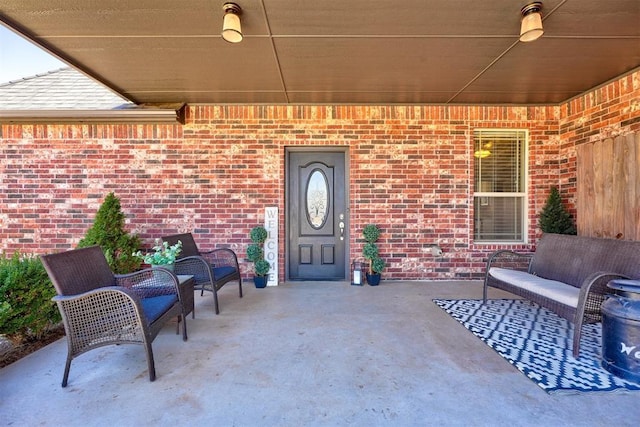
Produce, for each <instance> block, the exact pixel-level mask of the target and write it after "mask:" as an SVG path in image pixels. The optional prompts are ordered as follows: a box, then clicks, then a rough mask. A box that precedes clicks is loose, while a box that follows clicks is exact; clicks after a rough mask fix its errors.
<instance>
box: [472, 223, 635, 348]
mask: <svg viewBox="0 0 640 427" xmlns="http://www.w3.org/2000/svg"><path fill="white" fill-rule="evenodd" d="M618 278H633V279H637V278H640V242H633V241H627V240H613V239H599V238H593V237H582V236H568V235H560V234H545V235H543V236H542V238H541V239H540V241H539V242H538V244H537V247H536V250H535V252H533V253H516V252H513V251H508V250H501V251H497V252H495V253H493V254H492V255H491V256H490V257H489V259H488V261H487V267H486V273H485V280H484V289H483V299H484V301H486V300H487V290H488V288H489V287H493V288H498V289H502V290H505V291H507V292H511V293H513V294H515V295H518V296H521V297H522V298H525V299H528V300H530V301H533V302H535V303H537V304H539V305H541V306H543V307H545V308H547V309H549V310H551V311H553V312H554V313H556V314H557V315H558V316H560V317H563V318H565V319H567V320H569V321H571V322H573V324H574V326H575V332H574V335H573V355H574V357H576V358H577V357H578V355H579V352H580V336H581V332H582V325H583V323H595V322H599V321H601V312H600V306H601V305H602V302H603V301H604V298H605V295H606V293H607V287H606V285H607V283H608V282H609V281H610V280H612V279H618Z"/></svg>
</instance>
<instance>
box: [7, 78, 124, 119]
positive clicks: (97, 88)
mask: <svg viewBox="0 0 640 427" xmlns="http://www.w3.org/2000/svg"><path fill="white" fill-rule="evenodd" d="M132 105H134V104H133V103H131V102H129V101H127V100H126V99H124V98H121V97H120V96H118V95H116V94H115V93H114V92H112V91H111V90H110V89H108V88H106V87H104V86H102V85H101V84H99V83H96V82H95V81H93V80H91V79H90V78H89V77H86V76H85V75H84V74H82V73H80V72H78V71H76V70H74V69H72V68H60V69H58V70H54V71H49V72H48V73H45V74H37V75H35V76H32V77H25V78H23V79H19V80H13V81H10V82H8V83H2V84H0V110H113V109H119V108H124V107H126V106H132Z"/></svg>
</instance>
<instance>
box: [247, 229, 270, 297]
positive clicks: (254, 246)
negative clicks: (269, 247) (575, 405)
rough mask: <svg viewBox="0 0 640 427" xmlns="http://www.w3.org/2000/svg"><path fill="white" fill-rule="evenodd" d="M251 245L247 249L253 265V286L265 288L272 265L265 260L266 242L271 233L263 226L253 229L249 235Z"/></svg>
mask: <svg viewBox="0 0 640 427" xmlns="http://www.w3.org/2000/svg"><path fill="white" fill-rule="evenodd" d="M249 236H250V237H251V242H252V243H251V244H250V245H249V246H248V247H247V258H248V259H249V261H251V262H252V263H253V272H254V277H253V284H254V285H255V286H256V288H264V287H266V286H267V281H268V280H269V270H270V269H271V265H270V264H269V262H268V261H267V260H266V259H264V242H265V240H267V237H268V236H269V233H268V232H267V229H266V228H264V227H263V226H261V225H258V226H256V227H253V228H252V229H251V232H250V233H249Z"/></svg>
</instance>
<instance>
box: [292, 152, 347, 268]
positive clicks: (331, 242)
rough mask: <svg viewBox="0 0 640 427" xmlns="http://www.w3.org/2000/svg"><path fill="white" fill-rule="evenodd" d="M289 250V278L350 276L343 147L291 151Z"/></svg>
mask: <svg viewBox="0 0 640 427" xmlns="http://www.w3.org/2000/svg"><path fill="white" fill-rule="evenodd" d="M287 172H288V190H289V191H288V205H287V222H288V227H287V230H288V232H287V233H288V236H287V243H288V244H287V251H288V260H287V261H288V270H289V271H288V273H289V275H288V276H289V279H290V280H344V279H345V278H346V277H347V270H346V266H347V265H348V262H347V260H346V256H347V251H346V247H347V242H348V241H349V239H348V236H347V233H348V230H349V227H348V217H347V213H348V212H347V200H346V198H347V192H346V176H345V152H344V151H289V152H288V170H287Z"/></svg>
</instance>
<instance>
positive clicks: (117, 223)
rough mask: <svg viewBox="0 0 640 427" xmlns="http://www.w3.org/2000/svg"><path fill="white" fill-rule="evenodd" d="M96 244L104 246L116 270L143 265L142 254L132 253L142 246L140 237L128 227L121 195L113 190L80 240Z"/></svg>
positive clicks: (106, 254)
mask: <svg viewBox="0 0 640 427" xmlns="http://www.w3.org/2000/svg"><path fill="white" fill-rule="evenodd" d="M93 245H98V246H100V247H101V248H102V251H103V252H104V255H105V257H106V258H107V262H108V263H109V267H110V268H111V270H112V271H113V272H114V273H116V274H125V273H131V272H132V271H135V270H138V269H139V268H140V264H141V260H140V258H138V257H136V256H134V255H133V254H134V253H135V252H137V251H139V250H140V247H141V246H142V245H141V242H140V238H139V237H138V236H137V235H131V234H129V232H127V231H126V230H125V228H124V213H122V209H121V206H120V199H119V198H118V197H116V196H115V195H114V194H113V193H109V194H108V195H107V197H105V199H104V202H102V205H101V206H100V209H98V213H97V214H96V219H95V220H94V222H93V225H92V226H91V228H89V230H87V234H86V235H85V237H84V238H83V239H82V240H80V243H78V247H79V248H85V247H88V246H93Z"/></svg>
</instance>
